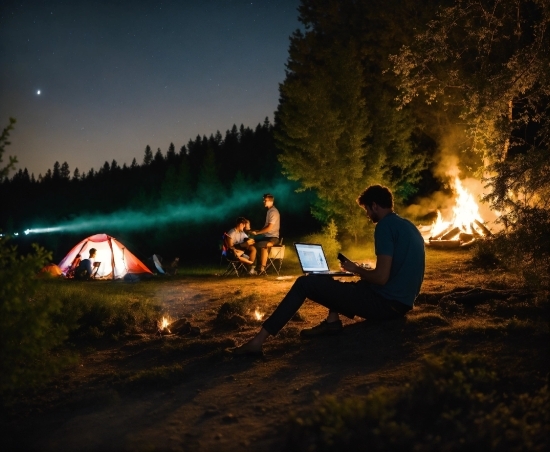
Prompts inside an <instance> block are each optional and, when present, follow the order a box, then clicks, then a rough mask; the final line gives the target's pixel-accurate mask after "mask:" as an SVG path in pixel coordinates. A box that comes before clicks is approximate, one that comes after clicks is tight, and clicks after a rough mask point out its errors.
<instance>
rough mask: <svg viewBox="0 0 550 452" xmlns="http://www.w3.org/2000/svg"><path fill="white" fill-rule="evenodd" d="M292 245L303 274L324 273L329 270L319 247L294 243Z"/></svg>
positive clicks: (321, 248)
mask: <svg viewBox="0 0 550 452" xmlns="http://www.w3.org/2000/svg"><path fill="white" fill-rule="evenodd" d="M294 245H295V247H296V254H298V260H299V261H300V265H301V266H302V270H303V271H304V272H306V273H307V272H324V271H328V270H329V268H328V264H327V259H326V258H325V253H324V252H323V247H322V246H321V245H317V244H312V243H295V244H294Z"/></svg>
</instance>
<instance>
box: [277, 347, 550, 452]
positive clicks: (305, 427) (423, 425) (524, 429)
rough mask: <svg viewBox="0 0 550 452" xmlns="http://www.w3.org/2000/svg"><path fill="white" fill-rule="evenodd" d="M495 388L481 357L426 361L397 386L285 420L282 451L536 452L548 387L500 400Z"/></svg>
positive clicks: (548, 422)
mask: <svg viewBox="0 0 550 452" xmlns="http://www.w3.org/2000/svg"><path fill="white" fill-rule="evenodd" d="M498 383H499V380H498V377H497V374H496V373H495V372H493V371H492V370H490V369H488V368H487V366H486V364H485V363H484V359H483V358H481V357H477V356H474V355H460V354H455V353H452V354H450V353H444V354H442V355H440V356H434V355H428V356H426V357H425V359H424V362H423V369H422V371H421V372H420V374H419V375H417V376H416V377H415V378H414V379H412V380H411V383H410V384H408V385H406V386H404V387H402V388H399V389H397V390H395V389H389V388H379V389H377V390H375V391H373V392H372V393H371V394H369V395H368V396H367V397H362V398H353V399H344V400H338V399H336V398H334V397H329V398H325V399H323V400H322V401H321V402H320V403H319V404H318V405H317V406H316V407H315V408H314V409H310V410H307V411H304V412H302V413H299V414H293V415H291V418H290V421H289V425H288V442H287V445H286V448H285V450H292V451H298V450H318V451H321V450H322V451H337V450H351V451H353V450H365V447H366V445H368V448H369V450H384V451H385V450H401V449H403V450H419V451H422V450H468V449H470V450H544V449H545V444H546V445H548V431H550V430H549V429H550V414H549V411H548V403H549V402H550V397H549V392H548V388H547V387H546V386H545V387H543V388H542V389H540V390H539V391H537V392H535V393H534V394H521V395H513V394H504V393H503V394H501V393H499V392H498V391H497V390H496V389H495V388H496V387H498ZM502 432H506V435H503V434H502Z"/></svg>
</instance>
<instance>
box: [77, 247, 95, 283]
mask: <svg viewBox="0 0 550 452" xmlns="http://www.w3.org/2000/svg"><path fill="white" fill-rule="evenodd" d="M96 251H97V250H96V249H95V248H90V257H89V258H88V259H82V260H81V261H80V263H79V264H78V267H77V268H76V270H75V271H74V279H80V280H86V279H91V277H92V274H93V262H92V260H93V259H94V258H95V254H96Z"/></svg>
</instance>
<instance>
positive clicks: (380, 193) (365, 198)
mask: <svg viewBox="0 0 550 452" xmlns="http://www.w3.org/2000/svg"><path fill="white" fill-rule="evenodd" d="M374 202H375V203H376V204H378V205H379V206H380V207H382V208H385V209H388V208H389V209H393V195H392V193H391V191H390V189H389V188H388V187H384V186H383V185H371V186H370V187H367V188H366V189H365V191H364V192H363V193H361V194H360V195H359V197H358V198H357V204H359V205H360V206H361V207H367V206H368V207H369V209H372V203H374Z"/></svg>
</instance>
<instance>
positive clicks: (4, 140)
mask: <svg viewBox="0 0 550 452" xmlns="http://www.w3.org/2000/svg"><path fill="white" fill-rule="evenodd" d="M15 122H16V121H15V119H14V118H10V119H9V124H8V125H7V126H6V127H4V129H3V130H2V134H1V135H0V163H2V155H3V154H4V152H5V148H6V146H8V145H9V144H10V142H9V140H8V139H9V136H10V132H11V131H12V130H13V125H14V124H15ZM8 160H9V161H8V164H7V165H6V166H4V167H3V168H0V182H2V181H3V180H4V178H5V177H7V175H8V174H9V172H10V170H12V169H13V168H14V166H15V164H16V163H17V158H16V157H13V156H10V157H9V159H8Z"/></svg>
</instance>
